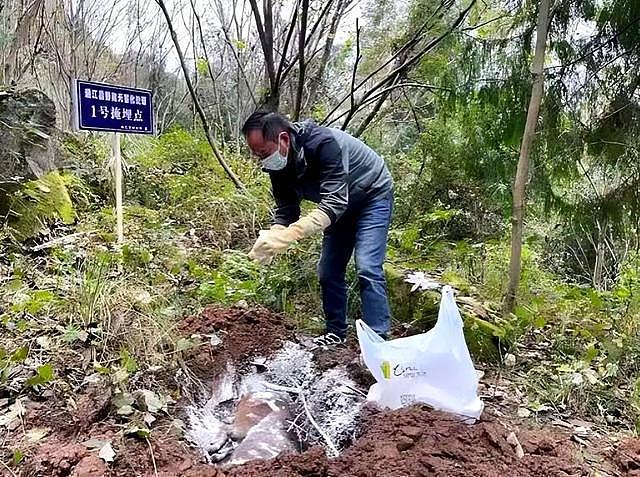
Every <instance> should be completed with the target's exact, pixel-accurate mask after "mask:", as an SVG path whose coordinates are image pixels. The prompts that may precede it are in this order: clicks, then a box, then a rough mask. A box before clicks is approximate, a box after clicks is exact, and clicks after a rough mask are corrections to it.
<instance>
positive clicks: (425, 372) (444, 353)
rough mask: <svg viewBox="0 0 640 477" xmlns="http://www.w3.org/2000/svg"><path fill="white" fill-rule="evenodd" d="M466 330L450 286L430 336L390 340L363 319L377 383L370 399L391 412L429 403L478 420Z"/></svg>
mask: <svg viewBox="0 0 640 477" xmlns="http://www.w3.org/2000/svg"><path fill="white" fill-rule="evenodd" d="M462 327H463V323H462V318H461V317H460V312H459V311H458V307H457V306H456V302H455V299H454V296H453V289H452V288H451V287H450V286H445V287H443V288H442V300H441V302H440V311H439V313H438V321H437V322H436V324H435V326H434V327H433V328H432V329H431V330H429V331H428V332H427V333H423V334H420V335H415V336H409V337H407V338H398V339H395V340H391V341H384V340H383V339H382V338H380V337H379V336H378V335H377V334H376V333H375V332H374V331H373V330H371V328H369V327H368V326H367V325H366V324H365V323H364V322H363V321H362V320H358V321H357V322H356V330H357V333H358V341H359V342H360V348H361V350H362V357H363V359H364V362H365V364H366V365H367V367H368V368H369V370H370V371H371V373H372V374H373V376H374V377H375V378H376V381H377V383H376V384H374V385H373V386H371V388H370V389H369V394H368V396H367V400H369V401H373V402H376V403H377V404H379V405H380V406H382V407H388V408H391V409H397V408H399V407H403V406H408V405H411V404H413V403H416V402H423V403H426V404H429V405H431V406H433V407H434V408H436V409H439V410H443V411H448V412H452V413H455V414H460V415H462V416H466V417H471V418H474V419H475V418H478V417H479V416H480V414H481V413H482V409H483V403H482V401H481V400H480V398H479V397H478V395H477V389H478V376H477V374H476V370H475V368H474V367H473V363H472V362H471V356H470V355H469V350H468V349H467V344H466V342H465V340H464V334H463V331H462Z"/></svg>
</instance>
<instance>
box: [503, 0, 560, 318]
mask: <svg viewBox="0 0 640 477" xmlns="http://www.w3.org/2000/svg"><path fill="white" fill-rule="evenodd" d="M549 2H550V0H541V1H540V5H539V7H538V25H537V31H536V50H535V55H534V57H533V64H532V66H531V72H532V73H533V86H532V88H531V99H530V101H529V110H528V111H527V122H526V124H525V127H524V133H523V135H522V144H521V146H520V158H519V159H518V167H517V169H516V178H515V181H514V183H513V210H512V212H511V227H512V228H511V260H510V263H509V284H508V287H507V292H506V295H505V299H504V303H503V308H502V311H503V314H504V315H509V314H510V313H512V312H513V309H514V307H515V303H516V295H517V291H518V284H519V283H520V271H521V268H522V261H521V255H522V230H523V226H524V203H525V198H526V187H527V179H528V176H529V156H530V152H531V146H532V144H533V139H534V136H535V132H536V124H537V122H538V115H539V112H540V103H541V102H542V93H543V90H544V70H543V66H544V54H545V48H546V41H547V27H548V17H549Z"/></svg>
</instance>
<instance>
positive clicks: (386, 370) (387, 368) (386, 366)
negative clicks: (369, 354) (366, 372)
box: [380, 361, 391, 379]
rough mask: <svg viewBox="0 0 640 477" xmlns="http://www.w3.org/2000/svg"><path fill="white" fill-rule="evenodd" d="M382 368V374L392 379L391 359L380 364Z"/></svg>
mask: <svg viewBox="0 0 640 477" xmlns="http://www.w3.org/2000/svg"><path fill="white" fill-rule="evenodd" d="M380 369H382V375H383V376H384V378H385V379H391V363H389V361H383V362H382V363H381V364H380Z"/></svg>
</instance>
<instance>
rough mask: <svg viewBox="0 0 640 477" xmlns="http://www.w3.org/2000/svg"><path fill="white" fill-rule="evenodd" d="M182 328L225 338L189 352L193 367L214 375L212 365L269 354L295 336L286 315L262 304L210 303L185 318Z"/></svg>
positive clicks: (185, 332)
mask: <svg viewBox="0 0 640 477" xmlns="http://www.w3.org/2000/svg"><path fill="white" fill-rule="evenodd" d="M180 331H181V332H182V333H183V334H185V335H186V336H189V335H193V334H198V335H210V334H212V333H215V334H216V335H217V336H218V337H219V338H220V339H221V340H222V343H220V344H219V345H218V346H216V347H211V346H208V345H205V346H201V347H198V348H196V349H195V350H191V351H190V352H188V353H187V357H186V360H187V361H188V362H189V367H190V368H191V369H192V370H193V371H194V372H196V374H198V375H204V376H207V377H211V374H212V367H219V366H220V364H222V365H223V366H224V364H225V363H226V362H227V361H232V362H234V363H237V364H239V363H242V362H243V361H245V360H248V359H249V358H251V357H254V356H266V355H268V354H269V353H270V352H272V351H274V350H276V349H278V348H279V347H280V346H281V345H282V342H283V341H284V340H287V339H293V338H294V335H293V326H292V325H290V324H289V323H287V322H286V320H285V318H284V316H282V315H278V314H275V313H272V312H270V311H268V310H266V309H262V308H222V307H216V306H209V307H207V308H205V309H204V311H203V312H202V314H200V315H198V316H190V317H188V318H185V319H184V320H183V321H182V323H181V324H180ZM204 339H206V338H204ZM223 369H224V368H223Z"/></svg>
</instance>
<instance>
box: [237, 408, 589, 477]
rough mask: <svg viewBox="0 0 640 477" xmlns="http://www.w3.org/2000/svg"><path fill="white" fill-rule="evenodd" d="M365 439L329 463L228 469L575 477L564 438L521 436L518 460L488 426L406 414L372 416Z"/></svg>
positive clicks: (280, 461) (361, 476) (316, 459)
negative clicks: (519, 457)
mask: <svg viewBox="0 0 640 477" xmlns="http://www.w3.org/2000/svg"><path fill="white" fill-rule="evenodd" d="M363 428H364V432H363V434H362V435H361V436H360V438H358V439H357V440H356V442H355V443H354V444H353V445H352V446H351V447H350V448H348V449H347V450H346V451H345V452H344V453H343V454H342V455H341V456H340V457H338V458H337V459H334V460H328V459H326V457H324V455H323V454H322V453H321V452H319V450H318V449H314V450H312V451H309V452H306V453H303V454H300V455H288V456H282V457H279V458H276V459H275V460H273V461H269V462H253V463H250V464H247V465H243V466H240V467H237V468H234V469H231V470H230V471H229V472H228V474H227V475H229V476H234V477H240V476H243V477H258V476H267V475H278V476H291V477H293V476H309V475H317V476H323V477H325V476H326V477H338V476H354V477H355V476H358V477H369V476H370V477H374V476H380V475H384V476H432V475H443V476H445V475H446V476H469V475H474V476H487V477H488V476H497V475H505V476H539V475H553V476H582V475H588V469H587V468H585V467H584V466H583V465H582V464H581V463H579V462H578V459H577V457H576V448H575V447H574V445H573V444H572V443H571V441H570V440H569V437H568V436H564V435H554V434H551V433H547V432H541V431H538V432H537V433H529V432H522V433H520V434H519V436H518V437H519V440H520V443H521V444H522V446H523V448H524V451H525V456H524V457H523V458H521V459H518V458H517V457H516V454H515V452H514V450H513V448H512V447H511V446H510V445H509V444H508V443H507V440H506V437H507V435H508V434H509V431H508V430H507V429H506V428H505V427H504V426H503V425H502V424H500V423H499V422H497V421H495V420H488V421H485V422H480V423H477V424H474V425H468V424H465V423H463V422H460V420H458V419H456V418H455V417H453V416H451V415H449V414H445V413H440V412H436V411H433V410H430V409H429V408H427V407H412V408H407V409H401V410H398V411H390V412H375V411H371V413H370V414H369V416H368V417H367V418H366V422H365V424H364V426H363Z"/></svg>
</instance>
